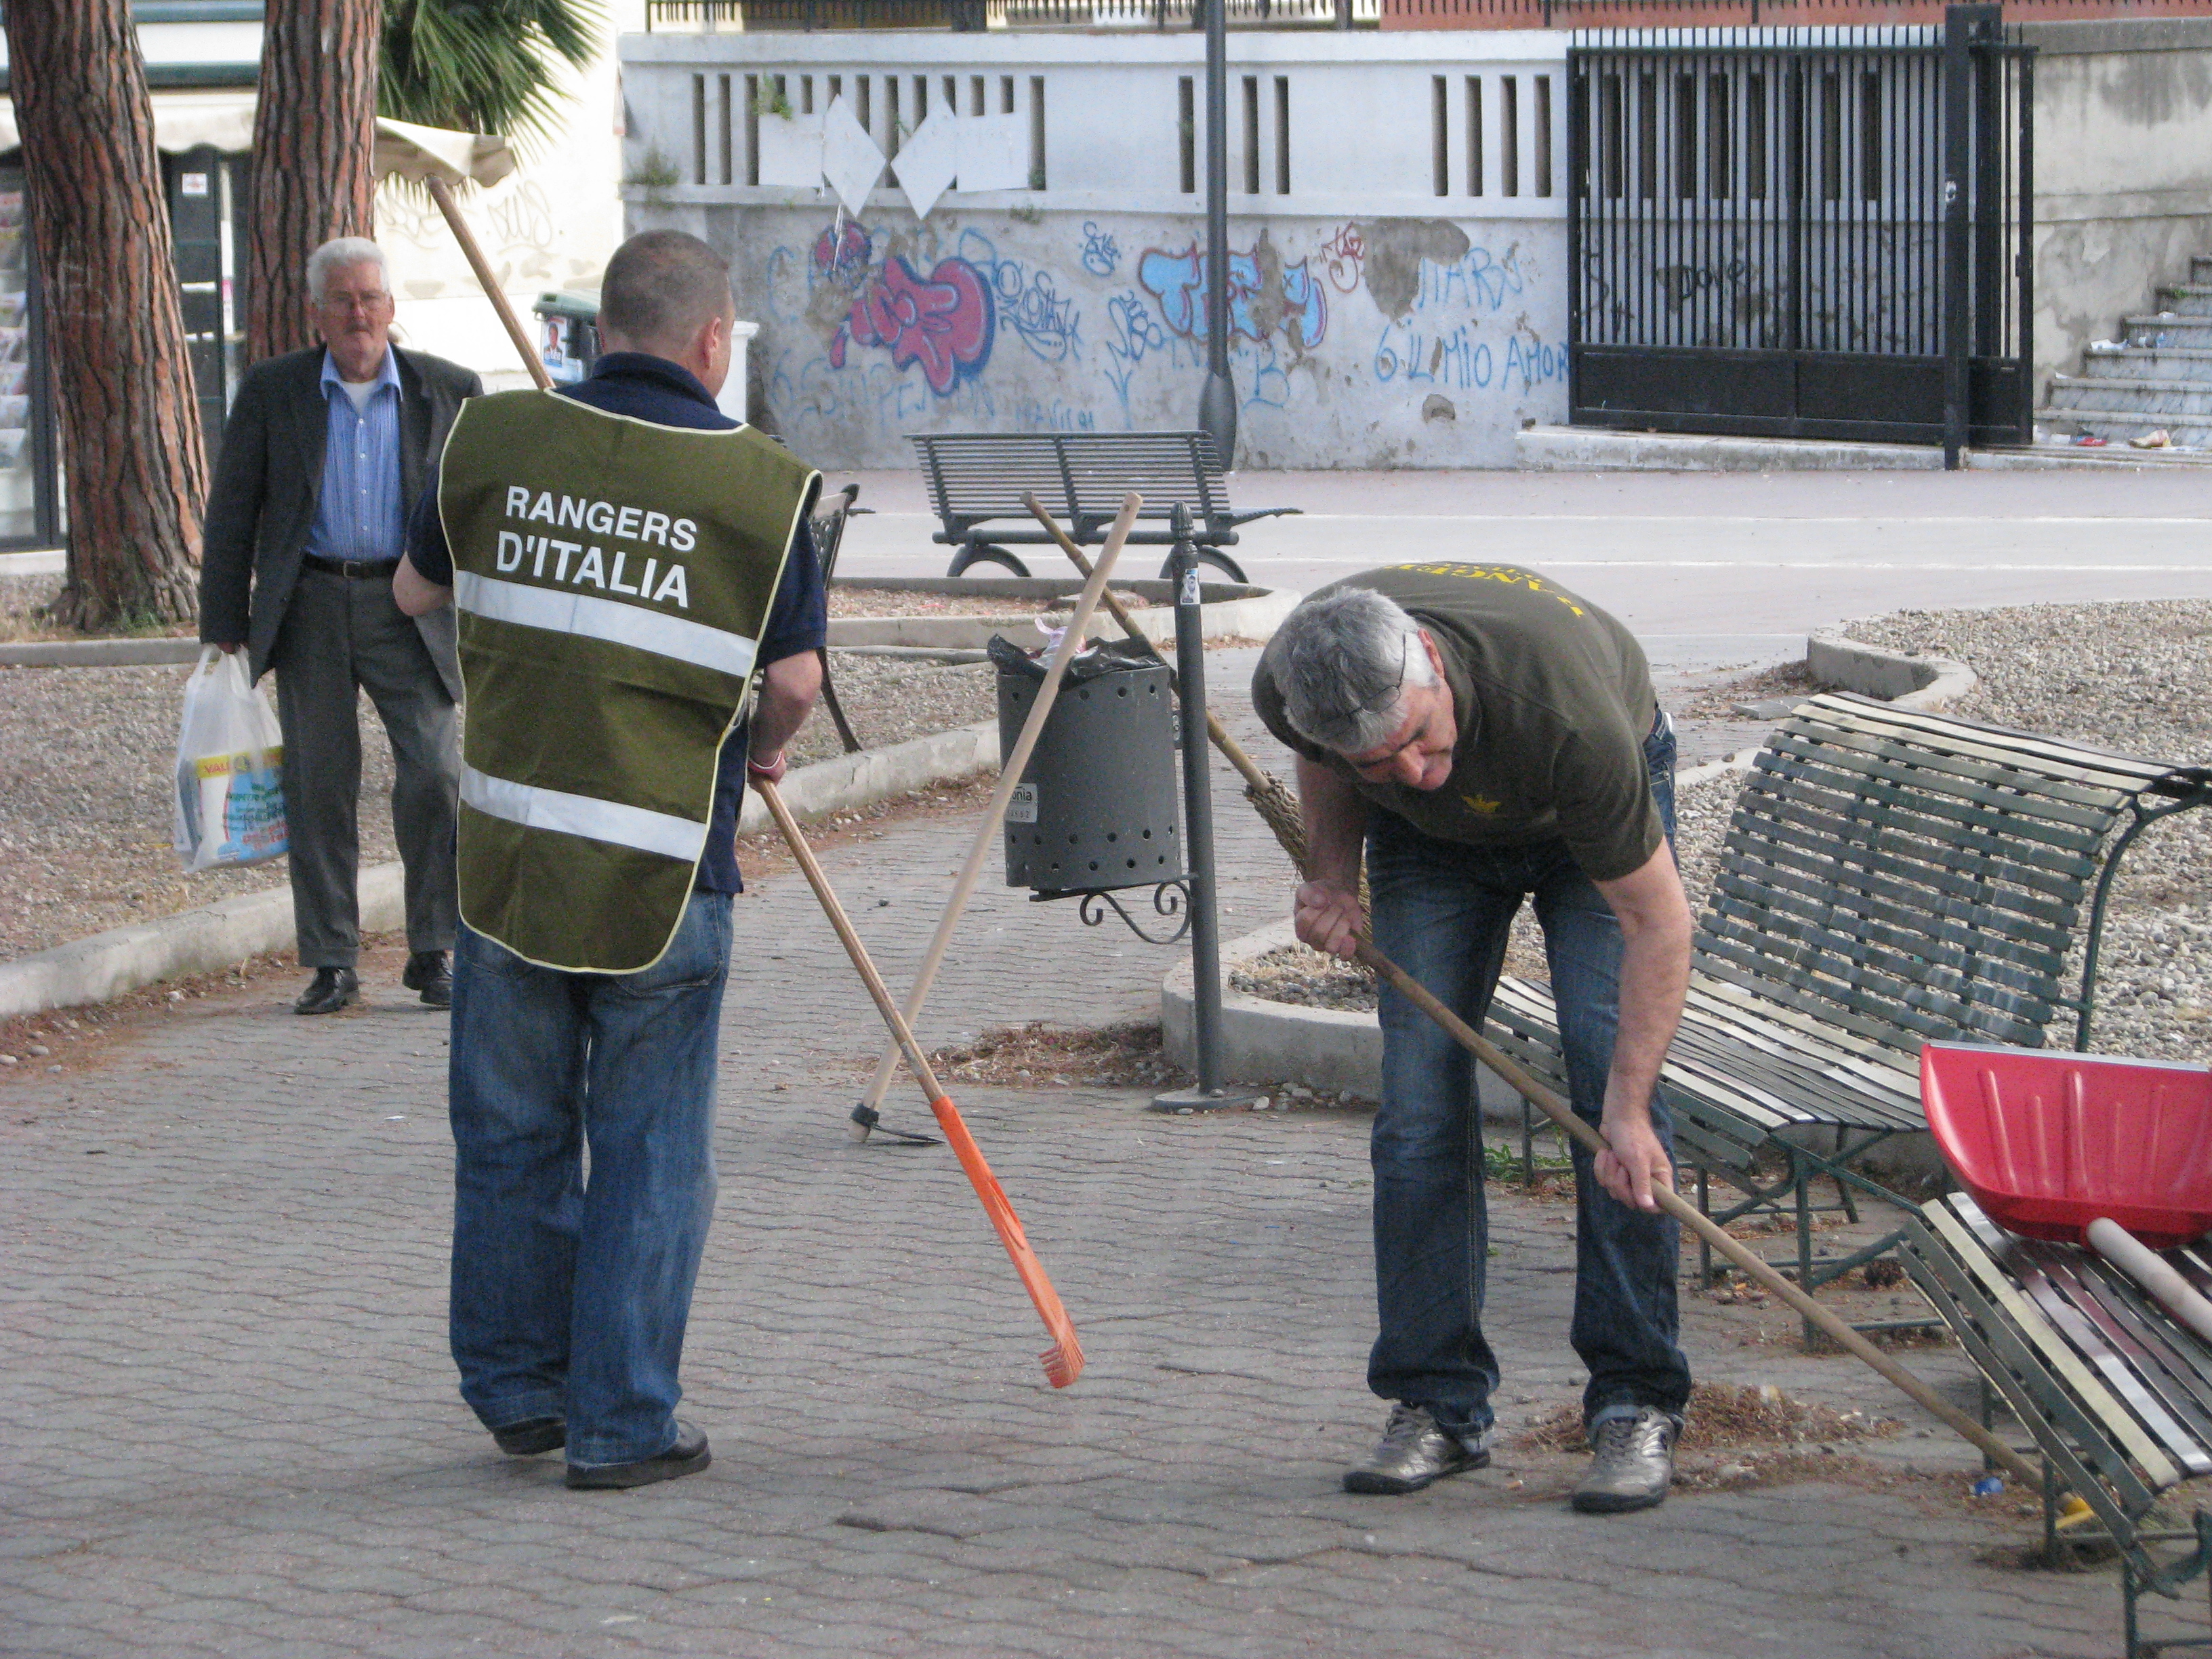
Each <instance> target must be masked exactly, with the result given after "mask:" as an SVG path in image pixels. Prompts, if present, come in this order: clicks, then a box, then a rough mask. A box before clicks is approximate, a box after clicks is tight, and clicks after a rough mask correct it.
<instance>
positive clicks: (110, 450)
mask: <svg viewBox="0 0 2212 1659" xmlns="http://www.w3.org/2000/svg"><path fill="white" fill-rule="evenodd" d="M6 21H7V33H8V57H9V76H10V88H11V90H12V91H13V93H14V94H15V118H16V120H17V122H18V124H19V125H20V127H21V133H22V143H23V170H24V174H25V182H26V184H27V187H28V190H27V193H28V196H29V198H30V199H29V208H30V220H31V234H32V245H33V247H34V248H35V250H36V251H37V256H38V260H39V269H40V273H41V275H42V276H43V278H44V281H45V283H46V330H47V338H48V340H49V342H50V343H51V346H52V361H53V363H54V380H55V393H56V402H57V404H58V406H59V414H60V426H61V441H62V461H63V465H64V468H65V469H66V475H67V478H68V485H69V521H70V531H69V576H68V580H67V583H66V585H65V586H64V588H63V591H62V594H61V597H60V599H58V600H56V601H55V604H54V607H53V611H54V616H55V618H56V620H58V621H59V622H61V623H64V625H67V626H72V627H77V628H112V627H114V626H116V625H118V624H128V623H152V622H181V621H185V620H186V619H188V618H189V617H191V616H192V615H193V612H194V608H195V605H196V604H197V593H196V592H195V587H196V582H195V580H194V571H195V568H196V567H197V565H198V563H199V556H200V516H201V513H203V511H204V509H205V507H206V505H207V450H206V447H205V445H204V443H203V442H202V441H201V435H200V421H199V410H198V408H197V404H196V403H195V402H194V399H193V392H192V366H191V358H190V357H189V356H187V355H186V352H185V319H184V308H183V306H182V304H181V302H180V301H179V295H178V292H177V270H176V256H175V252H174V250H173V244H172V242H171V240H170V234H169V214H168V208H167V204H166V203H165V202H164V201H163V200H162V194H161V163H160V161H159V160H158V158H157V157H156V156H155V152H154V111H153V105H152V102H151V100H149V97H148V96H147V92H146V66H145V64H144V63H143V60H142V59H141V58H140V57H139V55H138V34H137V29H136V28H135V27H133V26H132V24H131V8H130V3H129V0H18V3H15V4H12V5H9V7H8V8H7V10H6Z"/></svg>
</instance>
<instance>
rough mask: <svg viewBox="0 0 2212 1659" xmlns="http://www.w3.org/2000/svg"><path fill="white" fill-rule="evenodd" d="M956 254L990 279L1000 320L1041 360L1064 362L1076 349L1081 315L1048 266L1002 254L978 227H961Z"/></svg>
mask: <svg viewBox="0 0 2212 1659" xmlns="http://www.w3.org/2000/svg"><path fill="white" fill-rule="evenodd" d="M958 257H959V258H960V259H961V260H963V262H965V263H966V264H969V265H971V266H973V267H974V268H975V270H976V271H977V272H978V273H980V274H981V276H983V277H984V278H985V279H986V280H987V281H988V283H990V285H991V295H992V298H993V301H994V305H995V308H996V310H997V312H998V319H999V326H1000V328H1002V329H1004V330H1005V331H1006V332H1007V333H1009V334H1012V336H1014V337H1015V338H1017V339H1018V340H1019V341H1020V342H1021V343H1023V344H1024V345H1025V346H1027V347H1028V348H1029V349H1030V351H1031V352H1032V353H1034V354H1035V355H1036V357H1037V359H1038V360H1039V361H1040V362H1048V363H1064V362H1067V360H1068V359H1069V358H1071V357H1075V356H1080V355H1081V352H1082V347H1083V337H1082V319H1081V316H1080V314H1079V313H1078V312H1077V310H1076V306H1075V301H1074V299H1073V297H1072V296H1070V295H1064V294H1062V293H1061V292H1060V283H1059V279H1058V278H1056V277H1055V276H1053V274H1052V273H1051V272H1050V271H1048V270H1041V269H1036V268H1033V267H1031V266H1028V265H1024V264H1023V263H1022V262H1021V261H1020V260H1018V259H1006V258H1000V256H999V249H998V245H997V244H996V243H994V241H992V240H991V239H990V238H989V237H987V236H986V235H984V234H982V233H981V231H975V230H963V231H962V232H961V233H960V242H959V246H958Z"/></svg>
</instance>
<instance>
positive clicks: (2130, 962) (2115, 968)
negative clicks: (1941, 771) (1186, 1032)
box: [1230, 600, 2212, 1065]
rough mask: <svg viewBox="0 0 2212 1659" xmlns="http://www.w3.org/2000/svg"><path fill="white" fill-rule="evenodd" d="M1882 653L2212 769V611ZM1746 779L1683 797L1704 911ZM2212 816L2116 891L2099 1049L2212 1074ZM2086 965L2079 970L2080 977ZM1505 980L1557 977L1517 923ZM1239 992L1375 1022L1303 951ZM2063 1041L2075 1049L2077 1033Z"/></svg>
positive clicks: (1986, 630)
mask: <svg viewBox="0 0 2212 1659" xmlns="http://www.w3.org/2000/svg"><path fill="white" fill-rule="evenodd" d="M1840 631H1841V632H1843V633H1844V634H1846V635H1849V636H1850V637H1851V638H1853V639H1856V640H1860V641H1864V642H1865V643H1867V644H1869V645H1881V646H1884V647H1887V648H1889V649H1892V650H1896V651H1902V652H1905V653H1909V654H1912V655H1932V656H1945V657H1951V658H1954V659H1958V660H1960V661H1961V662H1964V663H1966V665H1968V666H1969V667H1971V668H1972V669H1973V671H1975V672H1976V673H1977V674H1978V675H1980V676H1981V677H1982V678H1981V684H1979V685H1978V686H1977V687H1976V688H1975V690H1973V691H1972V693H1971V694H1969V695H1968V696H1966V698H1965V699H1963V700H1962V701H1961V702H1960V703H1959V705H1958V707H1957V708H1956V709H1955V710H1954V712H1955V713H1957V714H1960V715H1961V716H1963V717H1965V718H1966V719H1968V720H1986V721H1989V722H1990V723H1992V724H1995V725H2000V726H2016V727H2020V728H2022V729H2025V730H2027V731H2033V732H2048V733H2051V734H2053V735H2056V736H2062V737H2066V738H2073V739H2075V740H2076V741H2078V742H2081V743H2087V744H2096V745H2098V746H2100V747H2103V748H2106V749H2113V750H2124V751H2125V752H2128V753H2130V754H2136V755H2143V756H2149V757H2155V758H2157V759H2160V760H2162V761H2169V762H2172V763H2195V764H2202V763H2206V762H2208V761H2212V601H2203V600H2175V601H2162V602H2155V603H2127V604H2113V605H2024V606H2018V607H2015V608H2010V609H2005V610H1991V611H1901V612H1899V613H1897V614H1895V615H1893V616H1887V617H1875V618H1871V619H1868V620H1863V621H1859V622H1854V623H1847V624H1845V625H1844V628H1843V629H1841V630H1840ZM1812 689H1814V688H1812V687H1811V686H1810V685H1809V684H1808V683H1807V682H1806V681H1805V680H1804V678H1803V676H1802V669H1801V670H1800V671H1798V672H1797V673H1796V674H1795V675H1794V676H1793V675H1791V674H1790V673H1788V672H1786V671H1785V672H1776V673H1769V674H1764V675H1759V676H1753V677H1751V678H1748V679H1747V680H1744V681H1740V682H1738V683H1736V684H1735V685H1734V686H1731V687H1724V688H1722V689H1720V690H1717V691H1715V692H1712V693H1710V694H1707V695H1706V696H1705V697H1703V698H1702V699H1701V700H1700V706H1701V708H1705V709H1707V710H1709V711H1710V712H1712V713H1722V712H1725V711H1726V710H1727V709H1728V708H1729V707H1730V706H1731V705H1733V704H1734V703H1735V702H1742V701H1746V700H1751V699H1757V698H1762V697H1771V696H1790V695H1793V694H1796V693H1799V692H1803V691H1808V690H1812ZM1738 787H1739V781H1738V780H1737V779H1735V778H1734V777H1723V778H1718V779H1715V780H1713V781H1710V782H1707V783H1704V784H1700V785H1696V786H1693V787H1691V788H1688V789H1685V790H1683V791H1681V792H1680V793H1679V794H1678V796H1677V797H1676V801H1675V815H1676V838H1675V848H1676V853H1677V855H1678V856H1679V858H1680V861H1681V866H1682V878H1683V885H1684V887H1685V889H1686V891H1687V893H1688V895H1689V898H1690V904H1691V908H1692V910H1693V911H1694V910H1701V909H1702V908H1704V904H1705V896H1706V894H1707V893H1708V892H1709V891H1710V890H1711V885H1712V877H1713V871H1714V867H1715V866H1716V865H1717V862H1718V859H1719V854H1720V848H1721V842H1722V841H1723V837H1724V836H1726V834H1727V830H1728V819H1729V812H1730V811H1731V809H1732V807H1733V805H1734V802H1735V794H1736V791H1737V788H1738ZM2208 868H2212V810H2207V811H2194V812H2185V813H2183V814H2180V815H2179V816H2178V817H2173V818H2171V819H2169V820H2167V821H2166V822H2165V823H2160V824H2158V825H2156V826H2154V827H2153V828H2152V829H2149V830H2148V831H2147V832H2146V833H2145V834H2144V835H2143V836H2142V838H2141V839H2140V840H2138V841H2137V842H2136V844H2135V846H2134V847H2133V848H2130V850H2129V853H2128V855H2127V859H2126V861H2125V862H2124V864H2123V865H2122V866H2121V873H2120V876H2119V878H2118V881H2117V882H2116V883H2115V884H2114V892H2113V900H2112V909H2111V911H2110V912H2109V914H2108V915H2107V917H2106V925H2105V942H2104V949H2103V954H2102V957H2101V958H2100V963H2099V968H2098V977H2099V981H2100V984H2099V991H2098V1012H2097V1016H2096V1019H2095V1022H2094V1024H2093V1028H2092V1032H2091V1036H2092V1042H2091V1047H2092V1048H2093V1049H2094V1050H2095V1051H2096V1052H2098V1053H2100V1054H2137V1055H2142V1056H2145V1057H2147V1058H2152V1059H2158V1060H2184V1061H2188V1062H2191V1063H2193V1064H2197V1065H2212V890H2208V889H2207V886H2206V883H2205V878H2204V873H2203V872H2205V871H2206V870H2207V869H2208ZM2079 966H2080V964H2079V960H2078V952H2077V959H2076V963H2075V972H2076V975H2078V973H2079ZM1506 968H1507V971H1508V972H1510V973H1517V974H1523V975H1532V976H1534V977H1539V978H1541V977H1545V976H1546V975H1545V969H1544V967H1543V957H1542V951H1541V941H1540V940H1539V939H1538V937H1537V935H1536V933H1535V931H1534V926H1533V924H1532V923H1531V921H1529V919H1528V915H1527V913H1526V912H1525V911H1524V912H1523V914H1522V917H1521V919H1520V920H1519V921H1516V924H1515V930H1514V939H1513V944H1512V946H1511V948H1510V951H1509V953H1508V957H1507V963H1506ZM1230 982H1231V984H1232V985H1233V986H1234V987H1236V988H1237V989H1238V990H1241V991H1245V992H1248V993H1249V994H1253V995H1257V996H1271V997H1273V998H1275V999H1276V1000H1281V1001H1288V1002H1298V1003H1305V1004H1309V1005H1311V1006H1323V1007H1334V1008H1371V1007H1373V1006H1375V993H1374V987H1373V984H1372V981H1370V980H1369V979H1368V977H1367V976H1366V975H1364V973H1361V972H1360V971H1359V970H1358V969H1351V968H1347V967H1346V966H1345V965H1344V964H1342V963H1334V962H1331V961H1329V960H1328V959H1327V958H1325V957H1322V956H1320V955H1319V954H1318V953H1316V952H1314V951H1308V950H1306V949H1304V947H1303V946H1297V947H1294V948H1292V949H1291V950H1287V951H1272V952H1270V953H1269V954H1268V955H1267V956H1266V957H1261V958H1259V959H1257V960H1256V961H1255V962H1252V963H1246V964H1243V965H1241V966H1239V967H1237V968H1235V969H1231V975H1230ZM2076 982H2077V985H2078V979H2077V981H2076ZM2053 1036H2054V1040H2056V1041H2060V1042H2068V1041H2070V1039H2071V1036H2072V1030H2071V1027H2070V1023H2069V1024H2068V1027H2067V1029H2066V1030H2064V1032H2063V1034H2062V1033H2060V1032H2059V1031H2058V1030H2057V1027H2056V1026H2054V1028H2053Z"/></svg>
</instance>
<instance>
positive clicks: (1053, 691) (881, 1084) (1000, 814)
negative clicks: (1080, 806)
mask: <svg viewBox="0 0 2212 1659" xmlns="http://www.w3.org/2000/svg"><path fill="white" fill-rule="evenodd" d="M1144 504H1145V501H1144V497H1143V496H1141V495H1137V494H1136V493H1134V492H1133V491H1132V492H1131V493H1130V494H1129V495H1126V496H1124V497H1123V498H1122V501H1121V513H1120V514H1119V515H1118V516H1116V517H1115V520H1114V527H1113V529H1112V530H1110V531H1109V532H1107V536H1106V545H1105V546H1104V547H1103V548H1101V549H1100V550H1099V553H1098V568H1097V569H1096V570H1094V571H1092V572H1091V576H1090V580H1087V581H1085V583H1084V585H1083V594H1082V597H1081V598H1080V599H1077V600H1076V602H1075V615H1074V617H1073V618H1071V619H1070V620H1069V622H1068V624H1067V628H1066V631H1065V632H1063V633H1062V634H1061V635H1060V646H1059V648H1058V649H1057V650H1055V651H1054V653H1052V659H1051V661H1050V662H1048V664H1046V665H1045V671H1044V684H1042V685H1041V686H1039V687H1038V688H1037V694H1036V702H1034V703H1033V704H1031V705H1030V712H1029V717H1028V718H1027V719H1026V720H1024V721H1023V722H1022V730H1021V735H1020V736H1019V737H1018V738H1015V740H1014V746H1013V748H1012V750H1011V751H1010V752H1009V753H1008V754H1007V756H1006V764H1005V765H1004V766H1002V767H1001V768H1000V770H999V785H998V787H997V788H995V789H994V790H993V791H992V792H991V804H990V805H989V806H988V807H987V808H986V809H985V811H984V813H983V822H982V823H981V824H980V825H979V826H977V828H976V830H975V841H974V842H972V843H971V844H970V845H969V849H968V862H967V863H966V865H964V866H963V867H962V869H961V872H960V878H959V879H958V880H957V881H956V882H954V883H953V884H952V896H951V898H949V899H947V900H946V901H945V914H944V915H941V916H940V917H939V918H938V921H937V932H936V933H935V935H934V936H933V937H932V938H931V939H930V941H929V951H928V954H927V955H926V956H925V957H922V960H921V972H920V973H918V974H916V975H915V979H914V988H913V989H912V990H910V991H908V993H907V997H906V1018H908V1021H909V1022H911V1021H913V1020H915V1019H919V1018H921V1008H922V1004H923V1003H924V1002H925V1001H927V1000H928V997H929V987H931V986H932V985H933V984H934V983H935V982H936V980H937V970H938V969H939V967H940V966H942V965H943V963H944V961H945V951H946V949H947V947H949V946H950V945H951V943H952V935H953V933H954V931H955V930H956V929H957V927H959V925H960V913H961V912H962V911H963V910H965V909H966V908H968V900H969V896H971V895H972V894H973V893H974V892H975V884H976V883H977V882H978V881H980V880H981V879H982V876H983V866H984V865H985V863H986V862H987V861H988V860H989V859H990V856H991V848H992V846H993V844H994V842H996V841H997V840H998V838H999V827H1000V824H1001V823H1003V822H1004V821H1005V819H1006V808H1007V807H1008V806H1009V805H1012V801H1013V799H1014V791H1015V789H1016V788H1017V787H1019V786H1020V783H1021V781H1022V773H1023V771H1024V769H1026V768H1027V767H1028V765H1029V763H1030V755H1031V753H1033V752H1034V751H1035V750H1036V743H1037V734H1038V733H1039V732H1042V730H1043V729H1044V722H1045V716H1047V715H1048V714H1051V713H1052V705H1053V702H1054V700H1055V699H1056V698H1057V697H1058V696H1060V682H1061V681H1062V680H1064V679H1065V678H1066V676H1067V665H1068V664H1070V663H1071V662H1073V661H1074V660H1075V653H1077V652H1079V651H1080V650H1082V649H1083V636H1084V635H1085V632H1086V631H1087V630H1088V629H1089V628H1090V626H1091V612H1092V611H1095V610H1096V609H1097V605H1098V599H1099V596H1100V595H1101V594H1103V593H1104V592H1105V591H1106V578H1107V576H1108V575H1109V574H1110V573H1111V572H1112V570H1113V568H1114V562H1115V560H1116V559H1118V558H1119V557H1121V546H1122V544H1123V543H1125V542H1127V540H1128V539H1129V532H1130V531H1131V530H1133V528H1135V526H1136V523H1137V513H1138V511H1139V509H1140V508H1141V507H1143V506H1144ZM897 1065H898V1048H897V1047H896V1045H887V1046H886V1047H885V1048H884V1054H883V1058H882V1059H881V1060H878V1062H877V1065H876V1075H875V1078H874V1079H873V1081H872V1082H871V1083H870V1084H869V1085H868V1092H867V1095H866V1098H865V1099H864V1101H863V1102H862V1104H864V1105H865V1106H866V1107H868V1108H869V1109H874V1108H876V1107H878V1106H880V1105H881V1104H882V1103H883V1099H884V1094H885V1093H886V1092H887V1091H889V1089H890V1082H891V1073H892V1071H893V1070H894V1069H895V1068H896V1066H897ZM859 1133H860V1134H861V1135H862V1136H865V1135H866V1133H867V1130H866V1128H865V1127H862V1128H860V1131H859Z"/></svg>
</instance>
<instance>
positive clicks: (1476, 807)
mask: <svg viewBox="0 0 2212 1659" xmlns="http://www.w3.org/2000/svg"><path fill="white" fill-rule="evenodd" d="M1460 799H1462V800H1463V801H1465V802H1466V803H1467V804H1468V809H1469V810H1470V811H1476V812H1480V813H1481V814H1482V816H1483V817H1489V816H1490V815H1491V814H1492V812H1495V811H1497V810H1498V806H1499V805H1500V803H1498V802H1497V801H1494V800H1492V799H1490V798H1489V797H1488V796H1487V795H1462V796H1461V797H1460Z"/></svg>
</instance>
